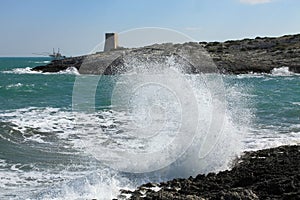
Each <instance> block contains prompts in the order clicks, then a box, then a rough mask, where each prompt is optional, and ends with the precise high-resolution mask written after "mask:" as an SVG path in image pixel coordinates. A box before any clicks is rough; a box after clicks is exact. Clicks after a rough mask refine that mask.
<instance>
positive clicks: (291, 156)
mask: <svg viewBox="0 0 300 200" xmlns="http://www.w3.org/2000/svg"><path fill="white" fill-rule="evenodd" d="M126 198H129V199H132V200H138V199H143V200H147V199H162V200H164V199H165V200H167V199H190V200H197V199H199V200H200V199H201V200H205V199H207V200H208V199H209V200H211V199H225V200H226V199H228V200H238V199H246V200H247V199H248V200H255V199H289V200H293V199H295V200H296V199H300V145H298V146H297V145H296V146H281V147H277V148H272V149H264V150H260V151H255V152H245V153H244V155H243V156H241V158H240V159H238V160H236V162H235V164H234V167H233V168H232V169H231V170H230V171H223V172H219V173H218V174H215V173H210V174H207V175H201V174H200V175H198V176H196V177H190V178H188V179H174V180H171V181H168V182H163V183H147V184H144V185H142V186H140V187H139V188H137V189H136V190H135V191H133V192H132V191H122V192H121V194H120V195H119V197H118V199H126Z"/></svg>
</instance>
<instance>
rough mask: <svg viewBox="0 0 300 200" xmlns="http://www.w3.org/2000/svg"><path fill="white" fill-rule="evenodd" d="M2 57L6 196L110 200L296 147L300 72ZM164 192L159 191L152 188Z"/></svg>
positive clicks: (2, 191) (1, 158)
mask: <svg viewBox="0 0 300 200" xmlns="http://www.w3.org/2000/svg"><path fill="white" fill-rule="evenodd" d="M50 62H51V60H50V59H49V58H45V57H32V58H30V57H24V58H12V57H9V58H4V57H2V58H0V199H22V200H23V199H113V198H117V197H118V195H119V193H120V190H121V189H125V190H132V189H134V188H136V187H138V186H139V185H141V184H144V183H147V182H149V181H153V182H159V181H167V180H170V179H173V178H179V177H181V178H187V177H189V176H195V175H197V174H199V173H205V174H206V173H209V172H218V171H220V170H224V169H230V167H231V166H232V163H234V161H235V159H236V158H237V157H238V156H240V155H242V153H243V152H244V151H254V150H258V149H264V148H270V147H276V146H279V145H291V144H300V75H298V74H294V73H292V72H289V71H288V68H287V67H284V66H283V67H282V68H278V69H276V70H273V71H272V73H271V74H255V73H250V74H243V75H221V74H209V75H206V74H198V75H187V74H184V73H182V72H180V71H177V72H176V73H177V74H176V75H174V76H172V74H171V75H170V73H168V75H167V76H162V77H161V76H160V75H154V76H150V78H149V76H146V77H145V76H142V75H139V76H138V77H137V76H134V77H132V76H124V77H120V76H108V75H106V76H104V75H103V76H101V77H100V76H96V75H80V74H79V73H78V71H77V70H76V69H75V68H68V69H67V70H65V71H62V72H59V73H40V72H34V71H31V70H30V69H31V68H32V67H35V66H39V65H46V64H47V63H50ZM153 189H154V190H155V189H156V190H159V188H153Z"/></svg>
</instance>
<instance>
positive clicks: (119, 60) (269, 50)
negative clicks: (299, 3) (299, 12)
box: [32, 34, 300, 74]
mask: <svg viewBox="0 0 300 200" xmlns="http://www.w3.org/2000/svg"><path fill="white" fill-rule="evenodd" d="M167 56H175V59H178V60H183V61H184V62H186V64H188V65H189V66H190V70H189V71H188V72H189V73H200V72H204V73H205V72H215V71H216V68H217V70H218V71H219V72H221V73H233V74H241V73H249V72H257V73H270V72H271V70H272V69H273V68H279V67H289V70H290V71H292V72H296V73H300V34H298V35H287V36H283V37H278V38H268V37H265V38H260V37H257V38H255V39H244V40H236V41H226V42H210V43H206V42H200V43H195V42H190V43H185V44H155V45H152V46H147V47H141V48H135V49H124V48H122V49H116V50H112V51H109V52H100V53H97V54H93V55H87V56H80V57H72V58H66V59H63V60H54V61H52V62H51V63H50V64H48V65H46V66H38V67H35V68H33V69H32V70H34V71H42V72H58V71H62V70H66V69H67V68H68V67H76V68H77V69H78V70H79V72H80V73H82V74H114V73H117V72H118V71H119V69H120V68H122V66H123V65H124V62H125V60H128V59H130V58H134V57H139V58H140V59H145V60H147V61H149V60H151V61H159V60H161V59H164V58H166V57H167ZM210 58H211V59H212V60H213V62H214V63H215V65H216V67H215V66H211V62H210ZM207 63H208V64H207Z"/></svg>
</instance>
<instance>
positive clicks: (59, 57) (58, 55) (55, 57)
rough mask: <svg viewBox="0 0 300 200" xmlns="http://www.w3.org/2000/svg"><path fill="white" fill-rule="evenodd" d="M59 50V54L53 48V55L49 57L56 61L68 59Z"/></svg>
mask: <svg viewBox="0 0 300 200" xmlns="http://www.w3.org/2000/svg"><path fill="white" fill-rule="evenodd" d="M59 50H60V49H59V48H58V50H57V52H55V50H54V48H53V53H52V54H50V55H49V56H50V57H51V58H53V59H54V60H60V59H63V58H66V56H63V55H62V54H61V53H60V52H59Z"/></svg>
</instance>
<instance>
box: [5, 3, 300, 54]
mask: <svg viewBox="0 0 300 200" xmlns="http://www.w3.org/2000/svg"><path fill="white" fill-rule="evenodd" d="M299 9H300V1H299V0H105V1H104V0H51V1H50V0H0V25H1V28H0V56H30V55H32V53H33V52H45V51H51V50H52V48H53V47H55V48H57V47H60V48H61V49H62V51H63V53H65V54H67V55H73V56H75V55H80V54H85V53H88V52H90V51H91V50H92V49H93V48H94V47H95V46H96V45H97V44H99V43H100V42H102V41H103V39H104V33H105V32H122V31H126V30H129V29H133V28H141V27H162V28H169V29H174V30H176V31H179V32H183V33H185V34H187V35H189V36H190V37H192V38H194V39H195V40H197V41H224V40H228V39H240V38H253V37H256V36H279V35H284V34H292V33H300V12H299Z"/></svg>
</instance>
